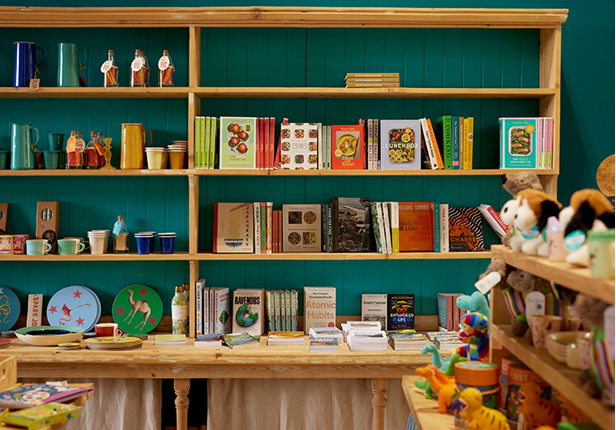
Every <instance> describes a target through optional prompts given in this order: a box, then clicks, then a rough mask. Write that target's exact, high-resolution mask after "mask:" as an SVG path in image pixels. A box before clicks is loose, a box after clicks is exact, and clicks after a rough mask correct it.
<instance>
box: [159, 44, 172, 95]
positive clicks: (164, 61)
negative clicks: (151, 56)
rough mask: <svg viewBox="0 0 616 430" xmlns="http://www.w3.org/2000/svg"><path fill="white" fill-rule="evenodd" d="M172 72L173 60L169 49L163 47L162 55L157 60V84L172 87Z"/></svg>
mask: <svg viewBox="0 0 616 430" xmlns="http://www.w3.org/2000/svg"><path fill="white" fill-rule="evenodd" d="M174 72H175V67H174V66H173V61H171V57H170V56H169V51H167V50H166V49H165V50H164V51H163V56H162V57H160V59H159V60H158V86H159V87H172V86H173V73H174Z"/></svg>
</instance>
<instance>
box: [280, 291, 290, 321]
mask: <svg viewBox="0 0 616 430" xmlns="http://www.w3.org/2000/svg"><path fill="white" fill-rule="evenodd" d="M279 293H280V320H281V321H280V324H281V326H282V331H289V327H288V326H287V293H286V291H285V290H280V291H279Z"/></svg>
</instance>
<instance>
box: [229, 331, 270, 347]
mask: <svg viewBox="0 0 616 430" xmlns="http://www.w3.org/2000/svg"><path fill="white" fill-rule="evenodd" d="M260 339H261V336H257V335H250V334H249V333H245V332H244V333H231V334H225V335H223V336H222V340H223V341H224V342H225V345H227V346H228V347H229V348H231V349H233V348H258V347H259V341H260Z"/></svg>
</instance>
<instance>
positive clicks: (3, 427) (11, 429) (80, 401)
mask: <svg viewBox="0 0 616 430" xmlns="http://www.w3.org/2000/svg"><path fill="white" fill-rule="evenodd" d="M24 384H27V383H24ZM24 384H13V385H11V386H10V387H9V388H7V389H8V390H10V389H11V388H17V387H20V386H22V385H24ZM69 385H70V386H71V387H88V388H91V387H92V386H93V385H94V384H92V383H86V384H69ZM92 394H94V392H93V391H90V392H89V393H85V394H83V395H82V396H79V397H77V398H76V399H73V400H71V401H70V402H66V404H68V405H73V406H83V405H85V403H86V402H87V401H88V399H89V398H90V397H92ZM77 419H79V418H77ZM67 422H68V421H65V422H63V423H58V424H54V425H52V426H47V427H42V428H41V429H40V430H58V429H60V428H62V427H64V425H65V424H66V423H67ZM0 430H24V428H23V427H15V426H12V425H8V424H5V423H0Z"/></svg>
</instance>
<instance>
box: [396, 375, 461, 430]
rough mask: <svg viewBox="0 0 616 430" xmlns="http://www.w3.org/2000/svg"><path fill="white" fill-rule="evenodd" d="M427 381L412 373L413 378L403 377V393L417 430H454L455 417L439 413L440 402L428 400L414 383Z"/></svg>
mask: <svg viewBox="0 0 616 430" xmlns="http://www.w3.org/2000/svg"><path fill="white" fill-rule="evenodd" d="M419 380H425V378H421V377H419V376H417V375H415V372H413V373H412V376H410V375H405V376H403V377H402V391H404V396H405V397H406V401H407V403H408V405H409V408H410V409H411V414H412V415H413V417H414V418H415V425H416V427H417V430H433V429H439V430H448V429H453V428H454V417H453V415H451V414H441V413H439V411H438V400H436V399H426V398H425V397H424V395H423V390H420V389H419V388H417V387H415V384H414V382H415V381H419Z"/></svg>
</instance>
